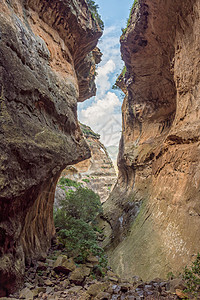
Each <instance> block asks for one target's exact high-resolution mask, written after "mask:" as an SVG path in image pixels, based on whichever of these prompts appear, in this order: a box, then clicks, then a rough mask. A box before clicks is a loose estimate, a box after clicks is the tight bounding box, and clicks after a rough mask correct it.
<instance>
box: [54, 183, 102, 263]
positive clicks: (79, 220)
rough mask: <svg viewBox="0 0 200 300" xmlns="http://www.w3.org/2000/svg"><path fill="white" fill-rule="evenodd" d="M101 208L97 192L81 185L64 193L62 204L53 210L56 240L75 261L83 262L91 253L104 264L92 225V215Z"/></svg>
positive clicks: (93, 224) (93, 218)
mask: <svg viewBox="0 0 200 300" xmlns="http://www.w3.org/2000/svg"><path fill="white" fill-rule="evenodd" d="M101 212H102V205H101V202H100V198H99V195H98V194H96V193H94V192H93V191H92V190H90V189H88V188H83V187H81V186H79V187H78V188H77V190H76V191H71V192H70V193H68V194H66V199H65V200H63V201H62V202H61V207H60V208H59V209H57V210H55V211H54V222H55V226H56V228H57V232H58V237H59V240H60V242H61V243H62V244H63V247H65V250H66V251H67V254H68V255H70V256H73V257H75V261H76V262H77V263H81V262H85V260H86V258H87V257H88V255H90V254H93V255H96V256H98V257H99V264H100V266H101V267H104V266H106V264H107V259H106V257H105V255H104V251H103V249H102V248H101V247H99V245H98V243H97V230H96V227H95V218H96V216H97V215H98V214H99V213H101Z"/></svg>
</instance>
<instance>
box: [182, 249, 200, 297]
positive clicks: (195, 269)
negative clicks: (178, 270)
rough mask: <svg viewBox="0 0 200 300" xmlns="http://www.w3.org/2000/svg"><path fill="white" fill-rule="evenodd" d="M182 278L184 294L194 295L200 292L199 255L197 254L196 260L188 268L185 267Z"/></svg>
mask: <svg viewBox="0 0 200 300" xmlns="http://www.w3.org/2000/svg"><path fill="white" fill-rule="evenodd" d="M183 278H184V280H185V282H186V285H187V289H186V290H185V291H186V292H190V293H192V294H194V295H196V294H197V293H198V292H200V254H199V253H198V254H197V258H196V260H195V261H194V262H193V263H192V265H191V266H190V267H187V266H186V267H185V269H184V273H183Z"/></svg>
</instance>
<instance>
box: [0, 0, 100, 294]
mask: <svg viewBox="0 0 200 300" xmlns="http://www.w3.org/2000/svg"><path fill="white" fill-rule="evenodd" d="M101 34H102V32H101V30H100V28H99V26H98V24H97V23H96V21H95V20H94V19H93V18H92V15H91V13H90V11H89V9H88V6H87V3H86V2H85V1H84V0H70V1H64V0H63V1H58V0H55V1H44V0H36V1H35V0H34V1H32V0H27V1H20V0H19V1H17V0H10V1H4V0H3V1H1V3H0V140H1V143H0V296H6V295H8V294H9V292H12V291H13V290H15V288H16V287H17V286H18V284H20V283H21V281H22V277H23V273H24V267H25V262H27V263H31V262H32V261H34V260H36V259H38V258H40V259H41V258H42V257H44V256H45V254H46V250H47V249H48V248H49V245H50V241H51V237H52V235H53V234H54V226H53V219H52V215H53V201H54V191H55V186H56V182H57V179H58V177H59V176H60V173H61V171H62V170H63V169H64V168H65V167H66V165H69V164H73V163H77V162H79V161H81V160H83V159H86V158H89V157H90V150H89V147H88V145H87V143H86V142H85V139H84V138H83V135H82V133H81V130H80V128H79V125H78V122H77V112H76V109H77V101H83V100H85V99H86V98H87V97H89V96H92V95H94V94H95V85H94V77H95V63H96V62H97V61H99V54H98V49H95V51H94V52H92V51H93V49H94V48H95V47H96V44H97V41H98V39H99V37H100V36H101Z"/></svg>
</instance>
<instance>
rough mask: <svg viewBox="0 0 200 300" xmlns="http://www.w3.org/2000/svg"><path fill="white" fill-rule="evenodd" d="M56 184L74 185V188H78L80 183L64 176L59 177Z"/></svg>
mask: <svg viewBox="0 0 200 300" xmlns="http://www.w3.org/2000/svg"><path fill="white" fill-rule="evenodd" d="M58 184H59V185H62V186H74V187H75V188H78V187H79V186H80V185H81V184H80V183H79V182H76V181H74V180H71V179H69V178H65V177H61V179H60V180H59V182H58Z"/></svg>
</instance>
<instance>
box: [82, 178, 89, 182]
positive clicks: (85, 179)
mask: <svg viewBox="0 0 200 300" xmlns="http://www.w3.org/2000/svg"><path fill="white" fill-rule="evenodd" d="M82 181H84V182H86V183H89V182H90V180H89V179H87V178H84V179H82Z"/></svg>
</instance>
